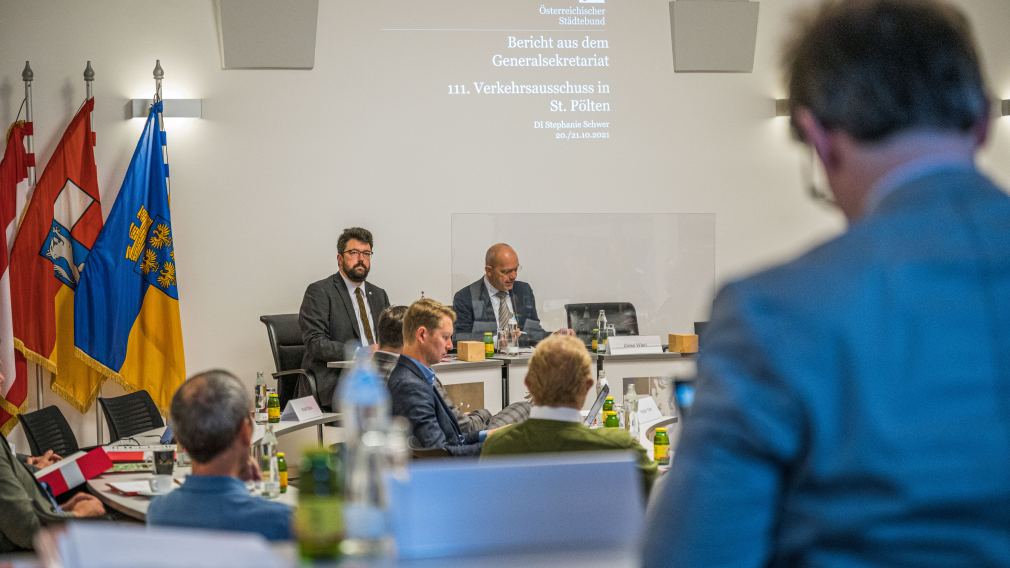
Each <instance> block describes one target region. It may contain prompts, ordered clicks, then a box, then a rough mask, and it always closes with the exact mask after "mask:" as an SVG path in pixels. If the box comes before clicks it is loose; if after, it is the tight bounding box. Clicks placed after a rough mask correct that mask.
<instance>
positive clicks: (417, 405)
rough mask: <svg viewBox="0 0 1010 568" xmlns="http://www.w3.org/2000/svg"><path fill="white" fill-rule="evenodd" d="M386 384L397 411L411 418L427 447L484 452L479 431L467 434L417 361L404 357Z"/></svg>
mask: <svg viewBox="0 0 1010 568" xmlns="http://www.w3.org/2000/svg"><path fill="white" fill-rule="evenodd" d="M386 384H387V386H388V387H389V394H390V397H391V398H392V401H393V414H395V415H396V416H403V417H404V418H406V419H407V420H409V421H410V429H411V433H412V434H413V436H414V438H415V439H416V440H417V444H419V445H420V446H422V447H424V448H444V449H445V451H447V452H449V454H451V455H454V456H476V455H479V454H480V442H479V437H478V433H477V432H473V433H469V434H467V433H464V432H463V431H462V430H461V429H460V427H459V422H457V421H456V415H455V413H454V412H453V409H452V408H451V407H450V406H449V405H448V404H447V403H446V402H445V400H444V399H443V398H442V397H441V395H439V394H438V391H437V390H436V389H435V387H434V386H433V385H430V384H428V381H426V380H425V379H424V375H423V374H422V373H421V370H420V369H418V368H417V365H416V364H414V362H413V361H411V360H410V359H408V358H406V357H400V360H399V361H398V362H397V363H396V367H394V368H393V372H392V373H390V375H389V379H388V382H387V383H386Z"/></svg>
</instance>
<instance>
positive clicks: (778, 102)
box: [775, 99, 792, 116]
mask: <svg viewBox="0 0 1010 568" xmlns="http://www.w3.org/2000/svg"><path fill="white" fill-rule="evenodd" d="M791 114H792V113H791V112H789V99H775V116H789V115H791Z"/></svg>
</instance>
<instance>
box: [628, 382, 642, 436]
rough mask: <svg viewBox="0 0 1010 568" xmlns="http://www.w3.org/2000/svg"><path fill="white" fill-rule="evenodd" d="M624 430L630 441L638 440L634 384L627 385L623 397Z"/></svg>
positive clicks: (638, 431) (636, 398) (636, 395)
mask: <svg viewBox="0 0 1010 568" xmlns="http://www.w3.org/2000/svg"><path fill="white" fill-rule="evenodd" d="M624 428H625V430H627V431H628V434H629V435H630V436H631V437H632V439H635V440H637V439H638V436H639V434H640V433H641V427H640V425H639V423H638V391H637V390H635V383H631V384H630V385H628V392H627V393H626V394H625V395H624Z"/></svg>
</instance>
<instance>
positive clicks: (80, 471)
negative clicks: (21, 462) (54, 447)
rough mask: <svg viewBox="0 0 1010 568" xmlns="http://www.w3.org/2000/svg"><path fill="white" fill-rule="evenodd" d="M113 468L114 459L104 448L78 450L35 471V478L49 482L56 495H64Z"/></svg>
mask: <svg viewBox="0 0 1010 568" xmlns="http://www.w3.org/2000/svg"><path fill="white" fill-rule="evenodd" d="M111 468H112V460H110V459H109V456H108V455H107V454H106V453H105V450H104V449H102V448H100V447H99V448H95V449H93V450H91V451H90V452H87V453H85V452H77V453H76V454H73V455H71V456H67V457H65V458H63V459H61V460H60V461H58V462H56V463H54V464H53V465H51V466H49V467H47V468H44V469H40V470H39V471H37V472H35V478H36V479H38V480H39V481H44V482H45V483H47V484H49V489H50V490H51V491H52V492H53V495H54V496H58V495H62V494H64V493H66V492H67V491H70V490H71V489H73V488H74V487H77V486H78V485H80V484H82V483H84V482H85V481H87V480H89V479H93V478H95V477H98V476H99V475H102V474H103V473H105V472H106V471H108V470H109V469H111Z"/></svg>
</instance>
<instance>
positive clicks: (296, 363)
mask: <svg viewBox="0 0 1010 568" xmlns="http://www.w3.org/2000/svg"><path fill="white" fill-rule="evenodd" d="M260 321H261V322H263V325H265V326H267V338H268V339H269V340H270V351H271V353H273V356H274V366H276V367H277V371H278V372H280V371H290V370H292V369H298V368H300V367H301V366H302V357H303V356H304V355H305V344H304V343H302V329H301V327H300V326H299V325H298V314H276V315H269V316H260Z"/></svg>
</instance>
